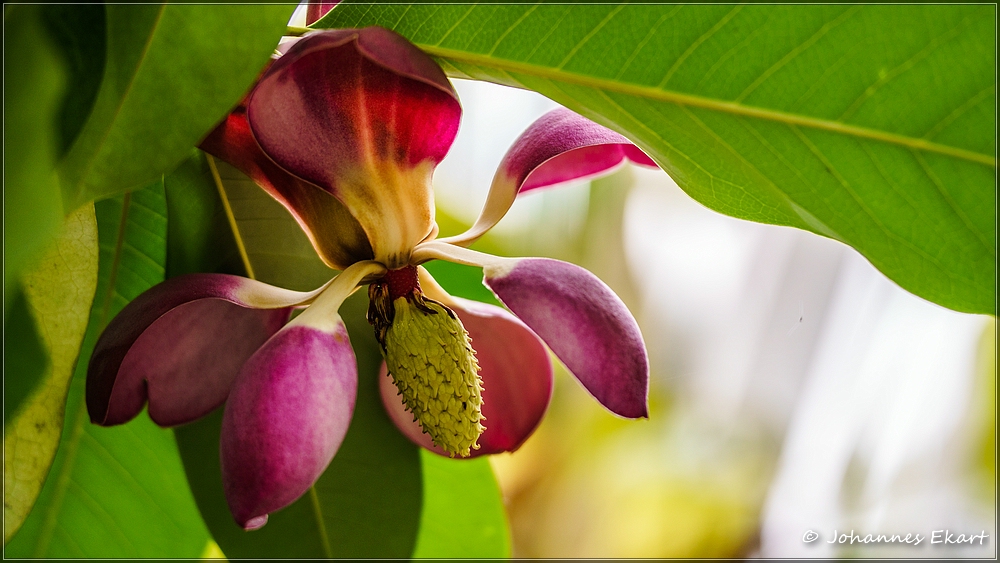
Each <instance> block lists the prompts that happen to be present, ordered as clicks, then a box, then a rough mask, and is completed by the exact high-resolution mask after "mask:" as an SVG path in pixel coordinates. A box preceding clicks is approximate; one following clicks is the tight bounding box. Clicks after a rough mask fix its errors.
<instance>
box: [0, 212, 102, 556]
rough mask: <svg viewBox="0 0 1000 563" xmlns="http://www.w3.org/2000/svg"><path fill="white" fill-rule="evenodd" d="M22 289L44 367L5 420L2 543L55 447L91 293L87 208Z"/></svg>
mask: <svg viewBox="0 0 1000 563" xmlns="http://www.w3.org/2000/svg"><path fill="white" fill-rule="evenodd" d="M22 284H23V287H24V295H25V301H26V304H27V308H28V310H29V311H30V313H31V316H32V317H33V319H34V322H35V323H36V327H37V330H38V334H39V336H41V342H42V345H43V347H44V352H45V356H47V357H48V366H47V369H46V370H45V372H44V373H43V374H42V378H41V381H40V382H39V384H38V386H37V387H35V389H34V390H33V391H32V392H31V394H30V395H29V396H28V397H27V398H26V401H25V402H24V403H23V404H22V405H20V408H19V409H18V411H17V413H16V415H15V416H14V418H13V420H11V421H10V423H9V424H5V425H4V443H3V449H4V467H3V489H4V490H3V515H4V519H3V521H4V530H3V532H4V533H3V536H4V543H6V542H7V540H9V539H10V537H11V536H12V535H13V534H14V532H16V531H17V530H18V528H20V527H21V524H22V523H23V522H24V519H25V518H26V517H27V516H28V512H29V511H30V510H31V507H32V505H34V503H35V499H36V498H37V497H38V493H39V491H41V489H42V484H43V483H44V482H45V477H46V475H47V474H48V472H49V467H50V466H51V465H52V458H53V457H54V456H55V453H56V447H57V446H58V445H59V436H60V431H61V430H62V427H63V415H64V408H65V405H66V393H67V390H68V388H69V383H70V379H71V377H72V376H73V368H74V367H75V366H76V361H77V355H78V354H79V352H80V344H81V342H82V340H83V337H84V332H85V331H86V330H87V321H88V319H89V314H90V308H91V304H92V303H93V300H94V290H95V289H96V287H97V221H96V219H95V217H94V206H93V205H86V206H84V207H81V208H80V209H78V210H77V211H75V212H74V213H72V214H70V216H69V217H67V218H66V223H65V225H64V226H63V231H62V233H60V235H59V238H57V239H56V241H55V244H53V245H52V247H50V248H49V250H48V251H47V252H46V253H45V254H44V255H43V256H42V258H41V260H40V261H39V262H38V263H37V264H36V265H35V267H34V268H33V269H32V270H31V271H29V272H26V273H25V274H24V276H23V277H22ZM7 328H8V329H10V330H15V331H17V330H23V329H22V327H7ZM23 353H24V351H22V350H21V349H17V348H8V349H6V350H5V355H8V354H10V355H15V356H19V355H21V354H23ZM21 375H22V374H19V373H16V372H15V373H10V372H5V373H4V380H5V384H6V382H7V380H8V378H17V377H19V376H21ZM5 407H6V405H5Z"/></svg>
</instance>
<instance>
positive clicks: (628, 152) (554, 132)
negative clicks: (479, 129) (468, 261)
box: [442, 108, 656, 245]
mask: <svg viewBox="0 0 1000 563" xmlns="http://www.w3.org/2000/svg"><path fill="white" fill-rule="evenodd" d="M627 160H630V161H632V162H634V163H636V164H640V165H642V166H652V167H654V168H655V167H656V163H655V162H653V161H652V160H651V159H650V158H649V157H648V156H646V155H645V154H644V153H643V152H642V151H641V150H639V149H638V147H636V146H635V145H633V144H632V142H631V141H629V140H628V139H626V138H625V137H623V136H622V135H620V134H618V133H616V132H614V131H612V130H610V129H608V128H606V127H603V126H601V125H598V124H596V123H594V122H593V121H590V120H589V119H587V118H585V117H582V116H580V115H578V114H576V113H574V112H572V111H570V110H568V109H565V108H559V109H554V110H552V111H550V112H549V113H547V114H545V115H543V116H542V117H540V118H538V120H536V121H535V122H534V123H532V124H531V125H530V126H529V127H528V128H527V129H526V130H525V131H524V133H522V134H521V136H520V137H518V138H517V140H516V141H514V144H513V145H512V146H511V147H510V150H508V151H507V154H506V155H504V158H503V160H502V161H501V162H500V167H499V168H498V169H497V172H496V175H495V176H494V177H493V184H492V185H491V186H490V193H489V195H488V196H487V199H486V205H485V206H484V207H483V211H482V213H481V214H480V216H479V219H478V220H477V221H476V223H475V225H473V227H472V228H471V229H469V231H468V232H466V233H463V234H461V235H458V236H455V237H449V238H447V239H442V240H446V241H448V242H450V243H452V244H461V245H467V244H471V243H472V242H473V241H474V240H476V239H477V238H479V237H480V236H482V234H483V233H485V232H486V231H488V230H489V229H490V228H491V227H493V225H495V224H496V223H497V222H498V221H500V219H502V218H503V216H504V215H505V214H506V213H507V210H508V209H510V206H511V204H513V203H514V199H515V198H516V197H517V194H518V193H522V192H527V191H530V190H535V189H539V188H545V187H550V186H555V185H558V184H562V183H565V182H569V181H571V180H580V179H585V178H590V177H594V176H597V175H600V174H605V173H607V172H610V171H611V170H613V169H615V168H616V167H618V166H620V165H621V164H623V163H624V162H625V161H627Z"/></svg>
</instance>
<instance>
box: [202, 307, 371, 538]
mask: <svg viewBox="0 0 1000 563" xmlns="http://www.w3.org/2000/svg"><path fill="white" fill-rule="evenodd" d="M304 314H305V313H303V315H304ZM330 324H332V325H333V327H332V328H330V327H317V326H310V325H308V324H296V323H294V321H293V323H290V324H289V326H288V327H286V328H284V329H282V330H281V331H280V332H278V333H277V334H275V335H274V337H272V338H271V339H270V340H268V341H267V343H266V344H264V345H263V346H262V347H261V348H260V350H258V351H257V353H256V354H254V355H253V356H252V357H250V359H249V360H247V362H246V364H245V365H244V366H243V369H242V370H241V371H240V374H239V377H237V379H236V381H235V383H234V385H233V389H232V392H231V393H230V395H229V399H228V400H227V401H226V410H225V413H224V415H223V419H222V436H221V439H220V450H221V460H222V484H223V489H224V491H225V494H226V501H227V502H228V504H229V509H230V511H231V512H232V514H233V517H234V518H235V519H236V522H237V523H238V524H239V525H240V526H242V527H243V528H245V529H247V530H252V529H256V528H259V527H261V526H263V525H264V524H265V523H266V522H267V515H268V513H270V512H274V511H275V510H278V509H280V508H284V507H285V506H288V505H289V504H291V503H292V502H294V501H295V499H297V498H299V497H300V496H302V494H304V493H305V492H306V491H307V490H308V489H309V487H311V486H312V484H313V483H314V482H315V481H316V479H318V478H319V476H320V475H321V474H322V473H323V471H324V470H325V469H326V467H327V465H329V463H330V460H331V459H333V456H334V454H335V453H336V452H337V449H338V448H339V447H340V444H341V442H342V441H343V440H344V435H345V434H347V428H348V426H349V425H350V421H351V415H352V414H353V412H354V401H355V397H356V395H357V364H356V361H355V358H354V351H353V350H352V349H351V343H350V340H349V339H348V336H347V329H346V328H345V327H344V324H343V322H342V321H340V319H339V317H337V318H336V319H335V321H334V322H332V323H330Z"/></svg>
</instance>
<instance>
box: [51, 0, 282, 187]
mask: <svg viewBox="0 0 1000 563" xmlns="http://www.w3.org/2000/svg"><path fill="white" fill-rule="evenodd" d="M294 8H295V6H294V5H291V4H284V5H273V6H265V5H256V6H235V5H205V6H202V5H194V4H155V5H145V6H139V5H118V4H109V5H107V6H106V20H105V21H106V28H107V58H106V63H105V67H104V77H103V81H102V82H101V86H100V89H99V90H98V93H97V97H96V100H95V102H94V106H93V109H92V110H91V112H90V114H89V117H88V119H87V121H86V124H85V125H84V126H83V129H82V130H81V132H80V135H79V136H78V137H77V138H76V140H75V142H74V144H73V147H72V148H71V149H70V151H69V153H68V154H67V155H66V158H65V159H64V161H63V162H62V163H61V164H60V169H59V173H60V182H61V184H62V191H63V198H64V200H65V201H66V202H68V204H70V205H77V204H79V203H81V202H84V201H87V200H90V199H95V198H100V197H106V196H109V195H114V194H118V193H121V192H123V191H126V190H130V189H135V188H137V187H139V186H143V185H145V184H147V183H149V182H151V181H153V180H154V179H156V178H157V176H159V175H160V174H162V173H164V172H166V171H169V170H171V169H172V168H173V167H175V166H176V165H177V164H178V163H179V162H180V161H182V160H183V159H184V158H185V157H187V156H188V154H189V152H190V150H191V148H192V147H193V146H194V145H196V144H197V143H198V141H200V140H201V138H202V137H203V136H204V135H205V134H206V133H207V132H208V131H209V130H210V129H211V128H212V126H213V125H215V123H217V122H218V121H219V120H220V119H222V117H223V116H225V114H226V112H228V111H229V109H230V108H232V106H233V105H235V104H236V102H237V101H239V99H240V97H241V96H242V95H243V94H244V93H245V92H246V90H247V89H248V88H249V87H250V85H251V84H252V83H253V80H254V79H255V78H256V77H257V74H258V73H259V72H260V70H261V68H262V67H263V66H264V65H265V64H266V63H267V60H268V57H269V56H270V54H271V52H272V51H273V49H274V47H275V46H276V45H277V43H278V39H279V37H280V36H281V34H282V31H283V29H284V26H285V23H286V22H287V21H288V17H289V16H290V15H291V12H292V10H294Z"/></svg>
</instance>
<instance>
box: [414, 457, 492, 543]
mask: <svg viewBox="0 0 1000 563" xmlns="http://www.w3.org/2000/svg"><path fill="white" fill-rule="evenodd" d="M420 460H421V463H422V465H423V474H424V507H423V513H422V514H421V516H420V535H419V536H418V537H417V548H416V550H415V551H414V552H413V557H414V558H415V559H426V558H449V559H458V558H462V559H465V558H472V557H475V558H487V557H488V558H507V557H510V531H509V530H508V529H507V516H506V514H505V512H504V507H503V497H502V496H501V495H500V489H499V488H498V487H497V482H496V478H494V477H493V469H492V468H490V462H489V460H488V459H486V458H482V457H480V458H476V459H472V460H462V459H448V458H445V457H441V456H439V455H437V454H434V453H431V452H429V451H427V450H420Z"/></svg>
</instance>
